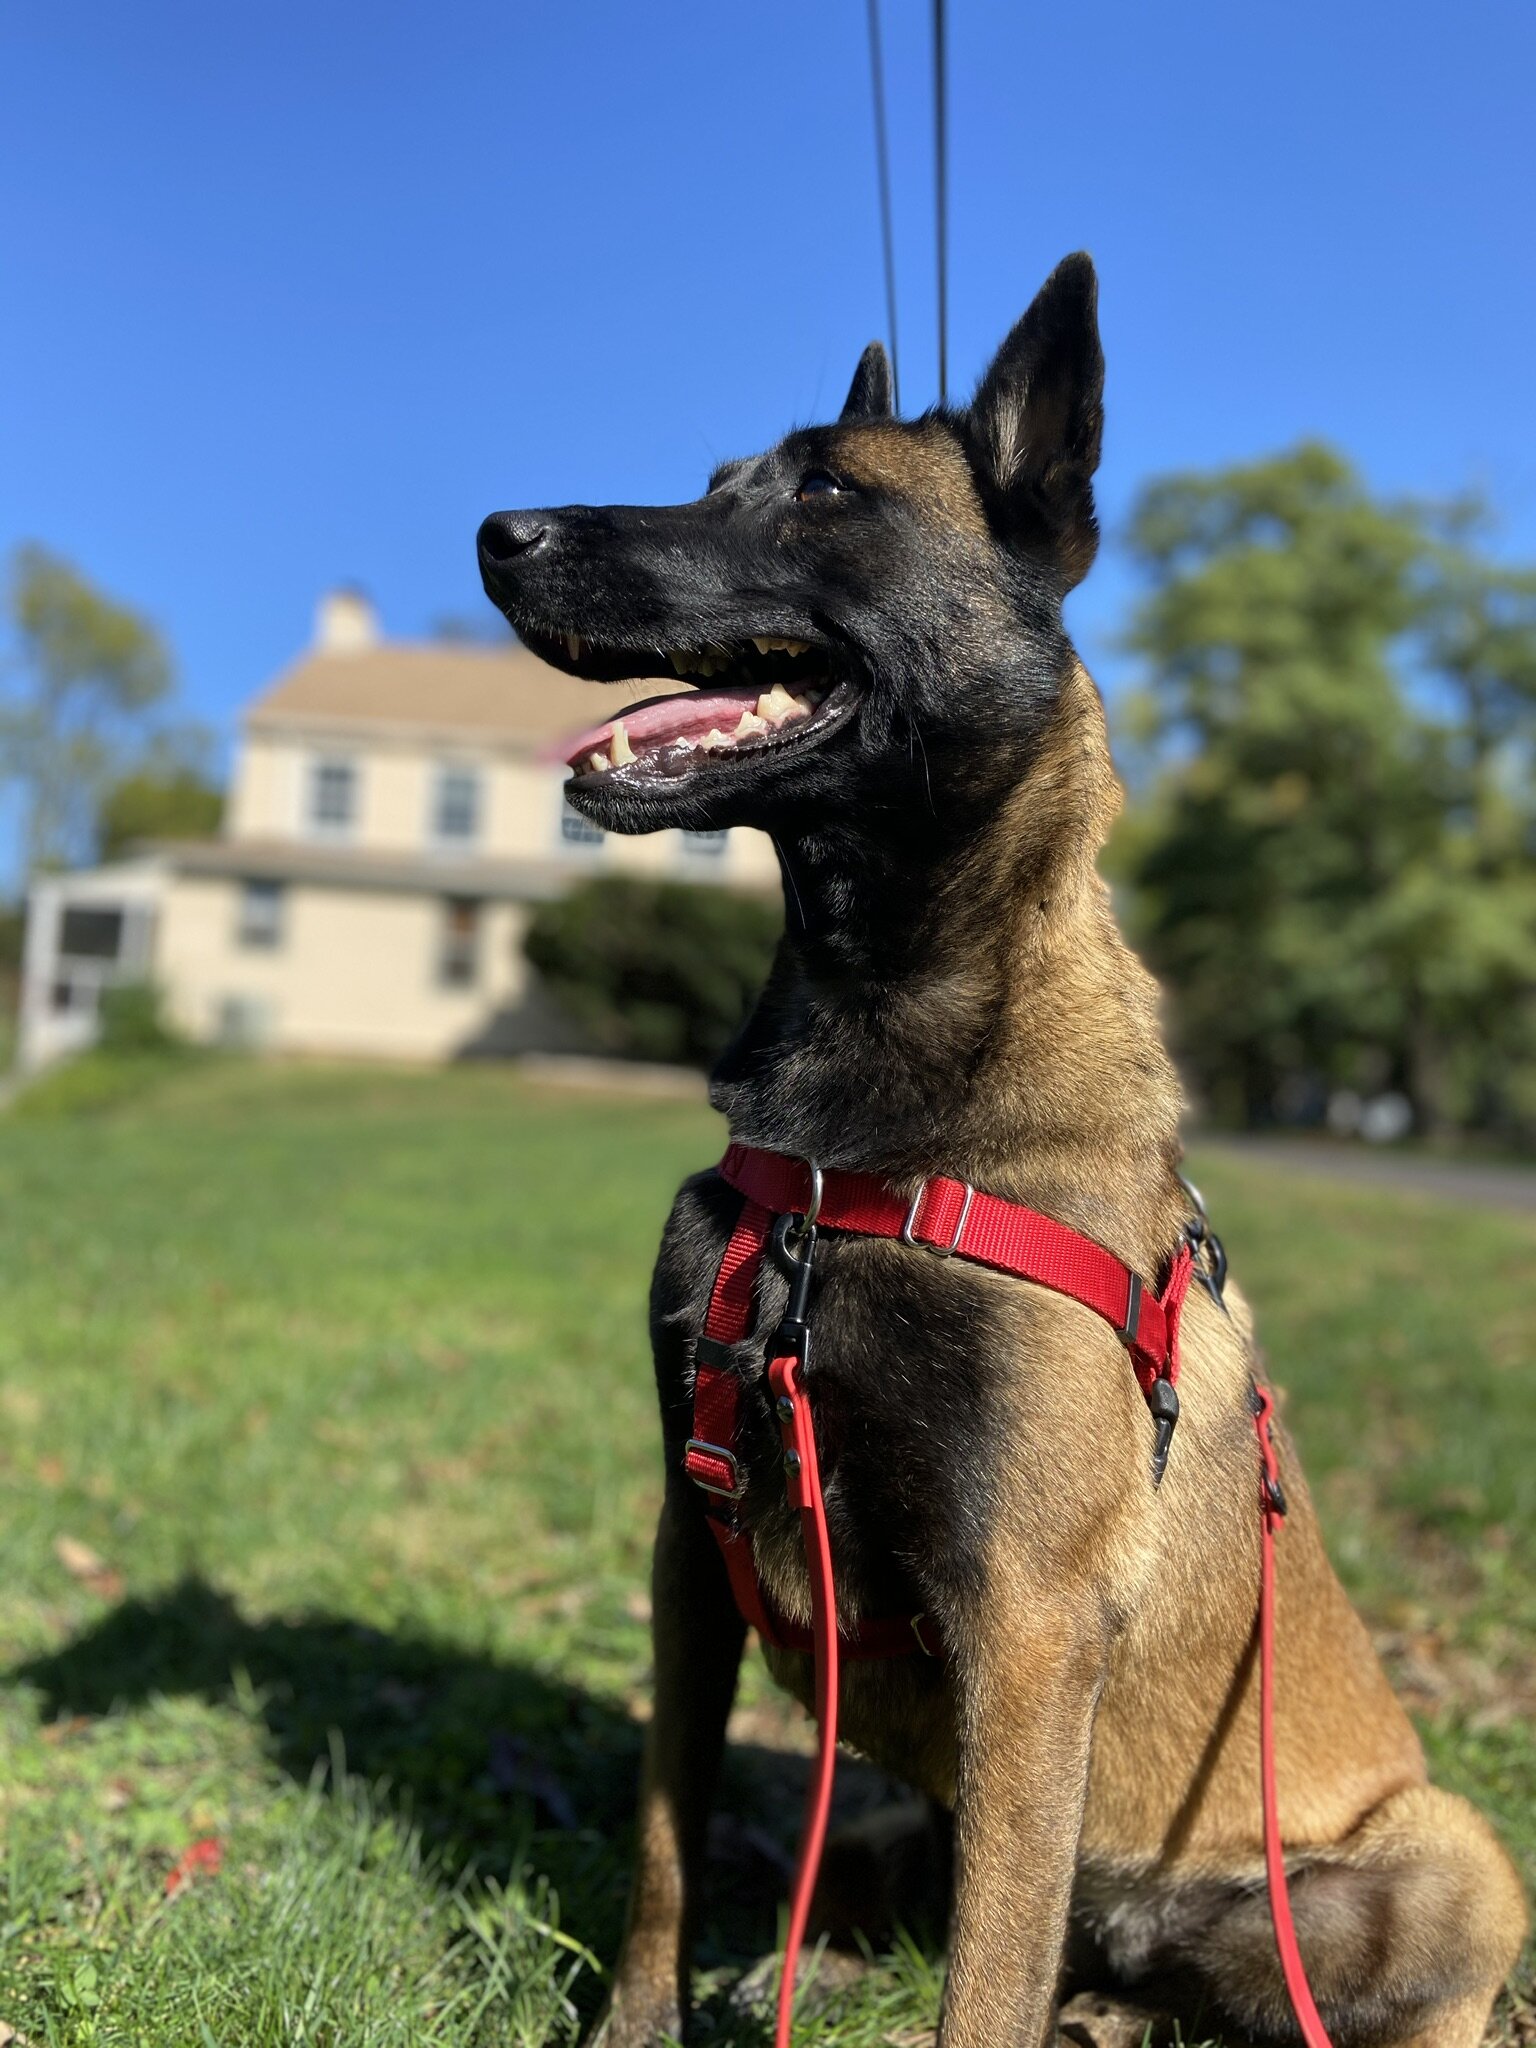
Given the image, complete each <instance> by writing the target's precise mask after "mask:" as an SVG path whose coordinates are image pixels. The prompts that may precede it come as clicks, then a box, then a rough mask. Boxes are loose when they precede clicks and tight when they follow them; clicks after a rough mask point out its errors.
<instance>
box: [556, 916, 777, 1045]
mask: <svg viewBox="0 0 1536 2048" xmlns="http://www.w3.org/2000/svg"><path fill="white" fill-rule="evenodd" d="M782 925H783V917H782V914H781V912H780V910H779V907H778V905H777V904H769V903H766V902H764V901H763V900H762V899H761V898H758V897H751V896H736V895H732V894H731V893H730V892H729V891H728V890H725V889H716V888H706V887H695V886H690V885H689V884H687V883H684V882H649V881H632V880H630V879H628V878H621V877H618V876H613V877H604V878H603V879H601V880H597V881H592V882H587V883H583V884H582V886H581V887H579V888H577V889H573V890H572V891H571V893H570V894H569V895H568V896H565V897H562V898H561V899H560V900H559V901H558V902H554V903H546V904H543V905H541V906H540V908H539V909H538V910H537V911H536V912H535V914H534V918H533V921H532V923H531V924H530V926H529V928H528V936H527V939H526V941H525V951H526V952H527V955H528V958H529V960H530V961H531V962H532V963H533V965H534V966H535V967H536V968H537V969H538V970H539V972H540V974H542V975H543V977H544V979H545V982H546V983H547V985H548V987H549V989H550V992H551V993H552V994H553V995H554V997H555V998H556V1000H557V1001H558V1002H559V1003H560V1005H561V1007H562V1008H563V1009H564V1010H565V1011H566V1012H567V1013H568V1014H569V1015H570V1017H571V1018H572V1019H573V1020H574V1021H575V1022H576V1023H577V1024H578V1025H579V1026H580V1027H581V1028H582V1030H583V1031H585V1032H586V1033H587V1034H588V1036H589V1037H591V1038H592V1039H593V1040H594V1041H595V1042H596V1043H597V1044H598V1045H599V1046H601V1047H602V1048H603V1049H604V1050H605V1051H607V1052H611V1053H617V1054H619V1055H620V1056H621V1057H622V1058H625V1059H643V1060H678V1061H683V1062H686V1063H687V1064H688V1065H690V1066H709V1065H710V1064H711V1063H712V1062H713V1061H714V1060H715V1059H716V1057H717V1056H718V1055H719V1054H720V1052H721V1051H722V1050H723V1049H724V1047H725V1046H726V1044H727V1043H728V1042H729V1040H730V1038H731V1037H732V1035H733V1034H734V1033H735V1031H736V1030H737V1029H738V1028H739V1027H740V1025H741V1024H742V1022H743V1020H744V1019H745V1017H746V1014H747V1011H748V1010H749V1009H750V1007H751V1005H752V1002H753V1000H754V998H755V997H756V995H757V992H758V990H759V989H760V988H761V987H762V985H763V982H764V980H765V979H766V977H767V973H768V968H769V964H770V963H771V961H772V959H773V949H774V946H775V945H776V944H777V942H778V936H779V932H780V930H781V928H782Z"/></svg>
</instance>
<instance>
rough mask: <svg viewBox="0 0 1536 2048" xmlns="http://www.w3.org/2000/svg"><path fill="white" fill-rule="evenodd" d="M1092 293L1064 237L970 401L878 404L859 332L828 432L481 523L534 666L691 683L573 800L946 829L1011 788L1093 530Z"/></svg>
mask: <svg viewBox="0 0 1536 2048" xmlns="http://www.w3.org/2000/svg"><path fill="white" fill-rule="evenodd" d="M1096 299H1097V287H1096V281H1095V278H1094V272H1093V266H1092V264H1091V262H1090V261H1089V259H1088V258H1087V257H1086V256H1083V255H1078V256H1069V257H1068V258H1066V260H1065V261H1064V262H1062V263H1061V264H1060V265H1058V267H1057V268H1056V270H1055V271H1054V272H1053V273H1052V275H1051V277H1050V278H1049V280H1048V281H1047V282H1046V284H1045V285H1044V286H1043V288H1042V289H1041V291H1040V293H1039V295H1038V297H1037V298H1036V299H1035V301H1034V303H1033V304H1032V305H1031V307H1030V308H1029V311H1028V312H1027V313H1026V314H1025V315H1024V317H1023V319H1022V320H1020V322H1019V323H1018V325H1017V326H1016V327H1015V328H1014V330H1013V332H1012V333H1011V334H1010V335H1009V337H1008V339H1007V340H1006V341H1005V342H1004V344H1003V346H1002V348H1001V349H1000V350H999V352H998V355H997V357H996V359H995V360H994V362H993V363H992V365H991V367H990V369H989V370H988V371H987V373H986V375H985V376H984V377H983V379H982V381H981V384H980V386H979V387H978V389H977V392H976V395H975V398H974V399H973V400H972V403H971V405H970V406H969V407H968V408H966V409H964V410H963V411H962V410H954V409H949V410H941V411H935V412H931V413H928V414H925V415H924V416H923V417H922V418H920V419H917V420H913V421H910V422H901V421H897V420H895V419H894V418H893V417H892V415H891V382H890V369H889V365H888V363H887V361H886V357H885V351H884V349H883V348H881V346H880V345H879V343H878V342H875V343H871V344H870V346H869V348H867V349H866V350H865V352H864V355H863V357H862V358H861V360H860V362H859V366H858V370H857V372H856V374H855V376H854V380H853V385H852V388H851V389H850V391H849V394H848V400H847V403H846V405H845V407H844V409H843V413H842V416H841V417H840V419H839V420H838V421H837V423H836V424H835V425H833V426H829V427H807V428H800V429H797V430H796V431H794V432H792V433H791V434H789V435H788V436H787V437H786V438H785V439H784V440H783V441H782V442H780V443H779V445H778V446H777V447H775V448H772V449H770V450H769V451H768V452H767V453H766V454H764V455H760V456H757V457H754V458H751V459H748V460H746V461H740V462H728V463H725V464H723V465H722V466H721V467H720V468H719V469H718V470H717V471H716V472H715V474H714V476H713V477H712V478H711V480H710V486H709V489H708V492H707V493H706V495H705V496H704V497H702V498H700V499H698V500H696V501H695V502H694V503H692V504H686V505H675V506H655V507H652V506H587V505H575V506H565V507H562V508H559V509H557V510H547V511H533V512H500V513H495V514H493V515H492V516H491V517H490V518H489V519H487V520H486V521H485V522H484V524H483V525H482V527H481V528H480V534H479V557H480V570H481V576H482V580H483V581H484V584H485V588H486V592H487V594H488V595H489V597H490V598H491V600H492V602H493V603H494V604H496V605H497V606H498V608H499V609H500V610H501V611H502V612H504V613H505V615H506V617H507V618H508V619H509V621H510V622H511V624H512V625H513V626H514V628H515V629H516V630H517V632H518V633H519V634H520V636H521V637H522V639H523V640H524V641H525V642H526V643H527V644H528V645H529V646H530V647H531V648H532V649H533V650H534V651H535V652H536V653H538V654H539V655H541V656H542V657H543V658H544V659H545V660H546V661H548V662H550V663H551V664H552V665H553V666H555V667H556V668H560V669H563V670H565V671H566V672H567V673H569V674H572V675H579V676H584V677H590V678H596V679H600V680H603V681H619V680H629V679H634V678H640V677H647V676H657V677H665V678H666V679H667V680H668V681H669V682H671V683H675V682H676V679H677V677H678V676H679V675H682V676H684V677H685V678H686V679H687V680H689V681H690V682H697V684H698V686H699V691H700V694H699V696H698V697H697V698H690V697H689V696H688V695H687V693H684V694H683V695H682V696H681V697H669V698H667V699H666V700H665V701H663V700H659V699H647V700H643V702H642V703H641V705H639V706H636V707H634V709H633V711H632V713H625V714H623V715H622V719H623V723H622V731H620V730H616V724H617V721H616V722H615V724H610V725H608V726H605V727H600V728H598V729H596V731H595V732H593V733H592V734H589V735H587V736H586V737H585V738H584V739H583V741H582V742H581V743H580V745H579V746H578V747H576V748H575V750H574V758H573V761H572V765H573V767H574V768H575V771H576V772H575V774H574V777H573V779H572V781H571V782H570V784H569V785H568V795H569V797H570V800H571V802H572V804H573V805H575V806H576V808H577V809H579V810H581V811H582V812H584V813H585V814H586V815H587V816H589V817H591V818H592V819H594V820H595V821H596V822H597V823H599V824H601V825H602V826H604V827H605V828H606V829H608V830H610V831H618V832H649V831H655V830H659V829H661V828H664V827H671V826H683V827H687V828H691V829H695V830H711V829H719V828H722V827H726V826H731V825H755V826H760V827H762V828H764V829H765V830H768V831H770V832H772V833H773V834H774V835H775V837H776V838H778V839H779V840H780V842H781V844H782V843H783V842H784V840H785V839H787V838H793V837H794V836H795V835H796V834H797V833H799V832H806V831H814V830H816V829H817V828H818V827H820V826H825V825H826V824H827V823H828V822H829V821H831V820H835V819H837V818H839V817H841V816H846V815H848V814H850V813H851V812H853V811H854V810H855V809H857V811H858V813H859V815H860V816H861V818H862V819H864V820H865V821H867V825H868V828H869V829H870V830H872V831H875V832H877V833H878V831H879V829H880V828H879V820H880V818H881V817H882V816H884V817H885V818H886V819H887V820H888V821H889V823H890V825H891V828H892V829H895V830H900V829H902V820H903V819H905V818H910V816H911V815H912V807H913V805H914V804H916V805H918V806H920V807H922V808H923V809H924V810H926V811H928V812H930V813H931V814H932V816H933V817H934V818H935V819H937V818H939V817H940V816H941V815H943V816H945V817H946V818H948V819H951V820H953V821H954V822H955V823H957V824H958V823H959V822H960V821H961V820H962V819H963V818H964V817H966V816H968V815H974V812H975V807H976V806H977V805H989V804H990V803H991V802H993V801H994V800H995V799H996V797H997V796H998V795H999V794H1000V793H1001V792H1002V791H1003V790H1005V789H1007V788H1008V787H1011V786H1012V784H1013V783H1014V782H1016V781H1017V779H1018V776H1019V774H1020V772H1021V769H1022V767H1023V766H1024V765H1025V764H1026V763H1027V760H1028V756H1029V749H1030V746H1031V744H1032V741H1033V739H1034V737H1035V736H1036V734H1037V733H1038V731H1039V728H1040V725H1041V722H1042V718H1043V716H1044V714H1045V713H1046V711H1047V710H1048V709H1049V706H1050V703H1051V701H1052V699H1053V697H1054V693H1055V688H1056V685H1057V682H1058V680H1059V678H1060V676H1061V675H1062V673H1063V670H1064V665H1065V663H1066V661H1067V659H1068V656H1069V650H1068V648H1067V643H1066V640H1065V636H1064V633H1063V630H1062V624H1061V601H1062V598H1063V596H1064V595H1065V593H1066V591H1067V590H1069V589H1070V588H1071V587H1072V585H1073V584H1074V583H1076V582H1077V581H1079V579H1080V578H1081V577H1082V576H1083V575H1084V574H1085V573H1086V571H1087V568H1088V566H1089V564H1090V563H1091V561H1092V559H1093V554H1094V550H1095V547H1096V545H1097V526H1096V523H1095V519H1094V512H1093V492H1092V477H1093V473H1094V470H1095V468H1096V466H1097V463H1098V456H1099V442H1100V433H1101V427H1102V417H1103V415H1102V407H1101V397H1102V389H1103V357H1102V354H1101V351H1100V348H1099V340H1098V329H1097V318H1096Z"/></svg>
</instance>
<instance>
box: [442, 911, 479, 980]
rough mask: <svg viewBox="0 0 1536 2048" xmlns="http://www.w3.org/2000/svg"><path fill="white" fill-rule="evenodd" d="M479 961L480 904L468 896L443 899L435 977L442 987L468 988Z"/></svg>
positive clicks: (473, 978) (477, 968)
mask: <svg viewBox="0 0 1536 2048" xmlns="http://www.w3.org/2000/svg"><path fill="white" fill-rule="evenodd" d="M479 965H480V906H479V904H478V903H477V902H476V901H475V900H474V898H473V897H472V896H449V897H447V898H446V899H445V901H444V903H443V928H442V937H441V939H440V941H439V945H438V955H437V978H438V980H439V981H440V982H441V983H442V985H443V987H444V988H472V987H473V986H474V983H475V976H476V974H477V972H478V970H479Z"/></svg>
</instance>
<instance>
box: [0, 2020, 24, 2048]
mask: <svg viewBox="0 0 1536 2048" xmlns="http://www.w3.org/2000/svg"><path fill="white" fill-rule="evenodd" d="M0 2048H32V2043H31V2042H30V2041H29V2040H28V2039H27V2037H26V2035H25V2034H18V2033H17V2031H16V2029H15V2028H14V2027H8V2026H7V2025H6V2023H5V2021H4V2020H0Z"/></svg>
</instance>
